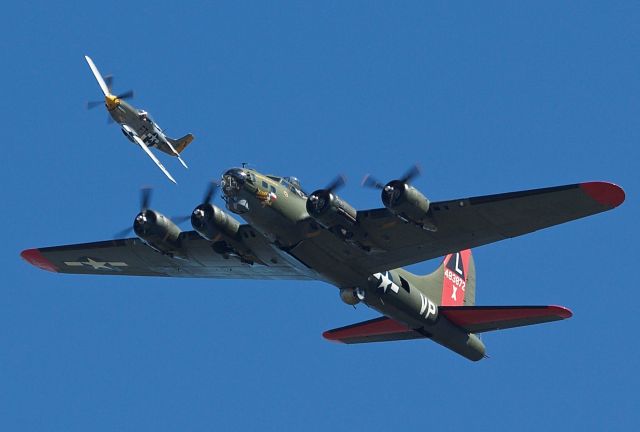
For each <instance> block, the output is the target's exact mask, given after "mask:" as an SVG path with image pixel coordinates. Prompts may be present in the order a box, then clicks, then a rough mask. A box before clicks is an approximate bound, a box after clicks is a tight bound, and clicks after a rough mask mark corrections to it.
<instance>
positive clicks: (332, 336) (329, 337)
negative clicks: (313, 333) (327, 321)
mask: <svg viewBox="0 0 640 432" xmlns="http://www.w3.org/2000/svg"><path fill="white" fill-rule="evenodd" d="M322 337H323V338H325V339H326V340H328V341H331V342H335V343H344V342H342V341H341V340H340V339H339V338H337V337H336V336H335V334H333V333H332V332H331V331H330V330H327V331H326V332H324V333H322Z"/></svg>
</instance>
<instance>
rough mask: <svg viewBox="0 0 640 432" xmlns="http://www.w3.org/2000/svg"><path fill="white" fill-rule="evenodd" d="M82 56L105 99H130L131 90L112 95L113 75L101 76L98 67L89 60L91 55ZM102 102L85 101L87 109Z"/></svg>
mask: <svg viewBox="0 0 640 432" xmlns="http://www.w3.org/2000/svg"><path fill="white" fill-rule="evenodd" d="M84 58H85V60H86V61H87V63H88V64H89V67H90V68H91V72H93V76H94V77H95V79H96V81H98V85H99V86H100V90H102V93H103V94H104V97H105V99H112V100H113V98H115V99H131V98H132V97H133V90H128V91H126V92H124V93H121V94H119V95H113V94H112V93H111V88H112V86H113V75H105V76H104V77H103V76H102V75H100V71H98V68H97V67H96V65H95V64H94V63H93V60H91V57H89V56H84ZM103 103H104V101H89V102H87V109H92V108H95V107H97V106H99V105H102V104H103Z"/></svg>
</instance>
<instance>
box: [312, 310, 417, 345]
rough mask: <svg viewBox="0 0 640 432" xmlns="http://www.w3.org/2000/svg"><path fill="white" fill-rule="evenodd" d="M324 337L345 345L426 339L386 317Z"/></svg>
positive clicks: (345, 328)
mask: <svg viewBox="0 0 640 432" xmlns="http://www.w3.org/2000/svg"><path fill="white" fill-rule="evenodd" d="M322 336H323V337H324V338H325V339H328V340H330V341H333V342H340V343H344V344H357V343H367V342H388V341H395V340H407V339H420V338H424V337H425V336H423V335H422V334H420V333H418V332H417V331H415V330H412V329H411V328H409V327H407V326H406V325H404V324H402V323H399V322H398V321H395V320H392V319H391V318H387V317H386V316H382V317H380V318H375V319H372V320H369V321H363V322H359V323H356V324H351V325H348V326H346V327H340V328H336V329H333V330H327V331H326V332H324V333H323V334H322Z"/></svg>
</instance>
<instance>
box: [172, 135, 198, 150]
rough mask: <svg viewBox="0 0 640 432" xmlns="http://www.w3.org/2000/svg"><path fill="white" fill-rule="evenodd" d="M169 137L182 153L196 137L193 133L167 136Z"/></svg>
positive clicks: (175, 147)
mask: <svg viewBox="0 0 640 432" xmlns="http://www.w3.org/2000/svg"><path fill="white" fill-rule="evenodd" d="M167 139H168V140H169V142H170V143H171V145H172V146H173V148H174V149H176V151H177V152H178V153H182V152H183V150H184V149H185V148H187V146H188V145H189V144H191V141H193V139H194V137H193V135H191V134H186V135H185V136H183V137H182V138H178V139H173V138H169V137H167Z"/></svg>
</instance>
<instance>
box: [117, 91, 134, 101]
mask: <svg viewBox="0 0 640 432" xmlns="http://www.w3.org/2000/svg"><path fill="white" fill-rule="evenodd" d="M116 97H117V98H118V99H131V98H132V97H133V90H127V91H126V92H124V93H121V94H119V95H117V96H116Z"/></svg>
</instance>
